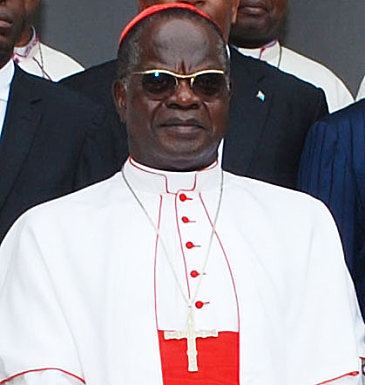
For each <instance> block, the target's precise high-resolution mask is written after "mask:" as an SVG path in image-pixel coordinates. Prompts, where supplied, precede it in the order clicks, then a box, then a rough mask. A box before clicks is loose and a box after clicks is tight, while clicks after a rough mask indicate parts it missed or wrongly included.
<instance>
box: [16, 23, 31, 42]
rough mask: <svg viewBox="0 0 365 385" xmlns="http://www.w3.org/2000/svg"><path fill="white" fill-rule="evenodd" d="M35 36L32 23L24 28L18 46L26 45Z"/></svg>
mask: <svg viewBox="0 0 365 385" xmlns="http://www.w3.org/2000/svg"><path fill="white" fill-rule="evenodd" d="M32 37H33V27H32V26H31V25H28V26H26V27H25V28H24V29H23V32H22V34H21V35H20V38H19V39H18V41H17V42H16V46H17V47H25V46H26V45H27V44H28V43H29V42H30V41H31V40H32Z"/></svg>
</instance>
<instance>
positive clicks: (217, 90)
mask: <svg viewBox="0 0 365 385" xmlns="http://www.w3.org/2000/svg"><path fill="white" fill-rule="evenodd" d="M133 74H134V75H142V88H143V90H144V91H145V92H146V93H147V94H148V95H149V97H150V98H151V99H153V100H163V99H165V98H168V97H170V96H171V95H173V94H174V92H175V91H176V89H177V88H178V86H179V82H180V81H181V80H189V81H190V88H191V89H192V91H193V92H194V94H195V95H196V96H198V97H200V98H201V99H203V100H204V101H210V100H213V99H215V98H217V97H219V96H221V95H223V94H224V93H227V92H229V89H230V85H229V79H228V77H227V76H226V74H225V72H224V71H222V70H204V71H198V72H195V73H193V74H190V75H181V74H177V73H175V72H172V71H167V70H163V69H161V70H160V69H153V70H148V71H141V72H133Z"/></svg>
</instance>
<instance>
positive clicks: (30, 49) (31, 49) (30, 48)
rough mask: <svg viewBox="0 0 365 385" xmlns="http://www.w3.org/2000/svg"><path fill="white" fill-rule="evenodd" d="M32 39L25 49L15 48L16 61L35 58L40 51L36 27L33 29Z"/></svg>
mask: <svg viewBox="0 0 365 385" xmlns="http://www.w3.org/2000/svg"><path fill="white" fill-rule="evenodd" d="M32 31H33V34H32V38H31V39H30V41H29V43H28V44H27V45H26V46H24V47H14V59H15V60H18V61H22V60H24V59H26V58H28V57H33V56H34V55H35V54H36V53H37V52H38V50H39V44H38V43H39V39H38V36H37V33H36V30H35V29H34V27H32Z"/></svg>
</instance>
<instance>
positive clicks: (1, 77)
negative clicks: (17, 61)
mask: <svg viewBox="0 0 365 385" xmlns="http://www.w3.org/2000/svg"><path fill="white" fill-rule="evenodd" d="M14 72H15V66H14V62H13V61H12V60H9V61H8V62H7V63H6V64H5V66H4V67H3V68H1V69H0V100H1V101H3V102H7V101H8V99H9V90H10V84H11V82H12V80H13V77H14Z"/></svg>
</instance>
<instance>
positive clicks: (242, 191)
mask: <svg viewBox="0 0 365 385" xmlns="http://www.w3.org/2000/svg"><path fill="white" fill-rule="evenodd" d="M224 174H225V178H226V180H227V183H228V184H229V186H230V190H231V191H232V192H233V194H238V195H240V196H242V197H243V196H246V197H249V199H252V200H253V201H255V202H256V203H257V204H258V205H259V206H261V207H262V208H265V207H266V208H267V210H269V211H271V212H273V213H276V215H286V216H287V218H289V217H294V218H295V217H298V216H299V217H300V216H301V215H307V214H308V212H318V211H320V212H321V211H322V212H323V210H324V211H325V212H327V211H328V210H327V209H326V207H325V206H324V204H323V203H322V202H320V201H319V200H318V199H316V198H313V197H312V196H310V195H308V194H305V193H303V192H300V191H297V190H293V189H289V188H285V187H281V186H277V185H274V184H271V183H267V182H263V181H261V180H257V179H253V178H247V177H243V176H239V175H235V174H232V173H229V172H225V173H224ZM265 210H266V209H265Z"/></svg>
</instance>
